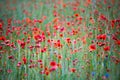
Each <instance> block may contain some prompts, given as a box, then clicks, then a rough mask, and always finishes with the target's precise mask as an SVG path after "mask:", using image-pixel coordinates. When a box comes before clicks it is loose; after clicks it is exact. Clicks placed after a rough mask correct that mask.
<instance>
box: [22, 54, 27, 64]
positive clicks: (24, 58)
mask: <svg viewBox="0 0 120 80" xmlns="http://www.w3.org/2000/svg"><path fill="white" fill-rule="evenodd" d="M22 60H23V63H24V64H26V63H27V59H26V57H25V56H24V57H23V58H22Z"/></svg>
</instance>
